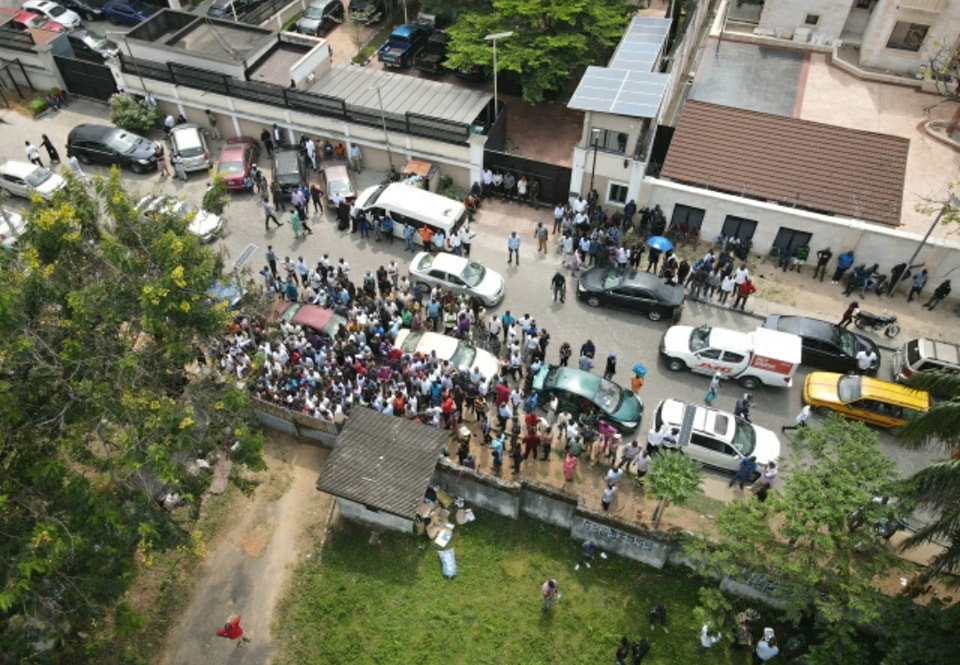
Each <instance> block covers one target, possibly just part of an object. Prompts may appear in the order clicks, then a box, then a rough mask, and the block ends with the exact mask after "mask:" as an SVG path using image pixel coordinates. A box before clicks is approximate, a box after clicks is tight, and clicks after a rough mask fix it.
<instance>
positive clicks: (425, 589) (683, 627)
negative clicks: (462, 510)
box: [274, 510, 750, 665]
mask: <svg viewBox="0 0 960 665" xmlns="http://www.w3.org/2000/svg"><path fill="white" fill-rule="evenodd" d="M475 512H476V514H477V521H475V522H473V523H470V524H467V525H464V526H458V527H457V528H456V530H455V531H454V536H453V539H452V540H451V543H450V546H451V547H453V548H455V549H456V554H457V565H458V574H457V577H456V578H454V579H452V580H448V579H445V578H444V577H443V576H442V575H441V573H440V562H439V559H438V557H437V551H438V550H437V547H436V546H435V545H434V544H433V543H431V542H429V541H427V539H426V537H424V536H421V537H417V538H414V537H412V536H404V535H401V534H395V533H382V534H380V535H379V543H377V544H373V545H372V544H370V537H371V529H369V528H367V527H363V526H360V525H357V524H354V523H352V522H347V521H345V520H341V521H340V522H339V525H338V526H335V527H333V528H332V530H331V532H330V534H329V535H328V539H327V542H326V544H325V546H324V548H323V552H322V555H321V557H320V560H319V561H318V560H317V558H314V559H311V560H310V561H308V562H306V563H304V564H303V565H301V566H300V567H299V569H298V570H297V571H296V572H295V574H294V578H293V579H294V581H293V584H292V587H291V589H290V591H289V592H288V593H287V596H286V597H285V599H284V600H283V602H282V603H281V608H280V613H279V620H278V622H277V626H275V628H274V633H275V635H276V638H277V641H276V644H277V645H278V646H279V647H280V651H281V653H280V656H279V659H278V662H279V663H280V664H281V665H294V664H296V665H300V664H301V663H324V664H325V665H336V664H340V663H343V664H344V665H346V664H350V665H354V664H356V663H423V664H432V663H437V664H441V663H442V664H444V665H448V664H449V663H469V664H470V665H474V664H480V663H505V664H510V665H516V664H521V663H522V664H523V665H533V664H535V663H549V664H550V665H563V664H564V663H570V664H571V665H572V664H577V665H581V664H583V663H612V662H613V660H614V655H615V652H616V648H617V644H618V643H619V641H620V638H621V636H623V635H627V636H628V637H629V638H630V639H631V640H635V639H639V638H640V637H641V636H643V637H646V638H647V639H648V640H650V642H651V643H652V644H653V649H652V650H651V652H650V653H649V654H648V656H647V658H646V659H644V665H654V664H656V663H663V664H666V663H671V664H674V665H676V664H682V663H730V664H738V665H739V664H744V665H745V664H746V663H748V662H749V661H750V655H749V653H747V652H745V651H742V650H737V649H734V648H731V646H730V641H729V639H728V636H724V639H723V641H721V642H720V643H719V644H717V645H716V646H715V647H713V648H712V649H710V651H709V652H707V653H704V654H698V653H696V652H695V647H696V644H697V643H698V639H699V635H700V624H698V623H697V622H696V620H695V619H694V618H693V615H692V613H691V610H692V608H693V607H694V606H695V605H696V602H697V591H698V589H699V584H700V583H699V581H698V580H697V579H696V578H694V577H693V576H691V575H689V574H688V571H687V570H686V569H682V568H667V569H664V570H656V569H654V568H650V567H647V566H644V565H642V564H640V563H635V562H633V561H628V560H626V559H621V558H619V557H616V556H612V555H611V556H610V558H609V559H607V560H602V559H601V558H600V557H599V552H598V556H597V557H596V559H595V561H594V564H593V567H592V568H591V569H586V568H581V569H580V570H579V571H577V572H574V570H573V566H574V564H575V563H576V560H577V558H578V556H579V552H580V546H579V543H578V542H576V541H574V540H572V539H570V537H569V533H568V532H565V531H564V530H562V529H558V528H553V527H549V526H546V525H543V524H541V523H540V522H536V521H533V520H518V521H514V520H509V519H506V518H501V517H497V516H495V515H492V514H490V513H486V512H483V511H478V510H475ZM548 577H555V578H557V579H558V580H559V582H560V591H561V592H562V594H563V597H562V599H561V600H560V601H559V602H557V603H556V604H555V605H554V607H553V608H552V609H551V610H550V611H549V613H547V614H544V613H542V612H541V609H540V604H541V598H540V585H541V584H542V583H543V581H544V580H545V579H547V578H548ZM658 602H661V603H663V604H665V605H666V606H667V615H668V617H669V625H670V633H669V634H664V633H663V632H662V631H661V630H660V629H659V628H658V629H657V632H656V633H653V634H652V633H651V631H650V625H649V623H648V620H647V616H648V613H649V611H650V608H651V607H652V606H653V605H654V604H655V603H658Z"/></svg>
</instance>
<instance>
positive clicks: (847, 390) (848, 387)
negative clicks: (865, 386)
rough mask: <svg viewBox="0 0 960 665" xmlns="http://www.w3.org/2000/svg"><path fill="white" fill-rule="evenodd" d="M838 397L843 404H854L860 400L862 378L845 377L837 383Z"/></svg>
mask: <svg viewBox="0 0 960 665" xmlns="http://www.w3.org/2000/svg"><path fill="white" fill-rule="evenodd" d="M837 397H839V398H840V401H841V402H852V401H854V400H857V399H860V377H859V376H855V375H852V374H850V375H844V376H841V377H840V380H839V381H837Z"/></svg>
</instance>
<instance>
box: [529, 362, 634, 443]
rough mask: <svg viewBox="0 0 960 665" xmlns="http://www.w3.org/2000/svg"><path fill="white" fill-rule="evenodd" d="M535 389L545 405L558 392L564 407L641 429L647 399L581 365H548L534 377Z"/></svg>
mask: <svg viewBox="0 0 960 665" xmlns="http://www.w3.org/2000/svg"><path fill="white" fill-rule="evenodd" d="M533 389H534V390H535V391H536V392H537V394H538V395H539V403H540V404H541V405H543V404H546V403H547V401H549V399H550V396H551V395H556V396H557V399H558V400H559V401H560V410H561V411H569V412H570V413H571V414H573V415H574V416H575V417H579V416H586V418H587V420H588V421H590V420H595V419H602V420H604V421H606V422H608V423H610V424H611V425H613V426H614V427H616V428H617V429H618V430H620V431H621V432H632V431H633V430H635V429H637V428H638V427H639V426H640V418H641V417H642V416H643V402H641V401H640V398H639V397H637V395H636V394H634V393H633V392H631V391H630V390H627V389H626V388H621V387H620V386H618V385H617V384H616V383H613V382H612V381H607V380H606V379H604V378H602V377H600V376H598V375H596V374H591V373H590V372H584V371H582V370H579V369H572V368H570V367H561V366H559V365H544V366H543V367H541V368H540V371H539V372H537V374H536V376H534V377H533Z"/></svg>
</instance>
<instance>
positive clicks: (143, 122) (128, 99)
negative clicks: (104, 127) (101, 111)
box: [110, 93, 160, 134]
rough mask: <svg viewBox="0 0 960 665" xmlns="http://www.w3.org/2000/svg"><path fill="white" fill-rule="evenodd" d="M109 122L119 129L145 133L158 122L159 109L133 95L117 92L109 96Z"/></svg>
mask: <svg viewBox="0 0 960 665" xmlns="http://www.w3.org/2000/svg"><path fill="white" fill-rule="evenodd" d="M110 122H112V123H113V124H114V125H116V126H117V127H119V128H121V129H126V130H128V131H131V132H136V133H137V134H146V133H147V132H149V131H150V130H151V129H153V128H154V127H156V126H157V124H158V123H159V122H160V109H158V108H157V107H156V106H148V105H147V103H146V101H144V100H143V99H138V98H136V97H134V96H133V95H128V94H126V93H119V94H116V95H114V96H113V97H111V98H110Z"/></svg>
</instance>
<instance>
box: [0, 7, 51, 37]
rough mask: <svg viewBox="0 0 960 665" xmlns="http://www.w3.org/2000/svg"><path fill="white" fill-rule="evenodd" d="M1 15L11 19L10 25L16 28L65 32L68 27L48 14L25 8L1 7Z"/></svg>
mask: <svg viewBox="0 0 960 665" xmlns="http://www.w3.org/2000/svg"><path fill="white" fill-rule="evenodd" d="M0 17H5V18H7V20H9V22H10V25H11V26H12V27H13V28H14V29H16V30H49V31H50V32H65V31H66V28H64V27H63V26H62V25H60V24H59V23H57V22H56V21H51V20H50V19H48V18H47V17H46V16H41V15H40V14H34V13H33V12H25V11H23V10H19V11H18V10H16V9H7V8H6V7H0Z"/></svg>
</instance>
